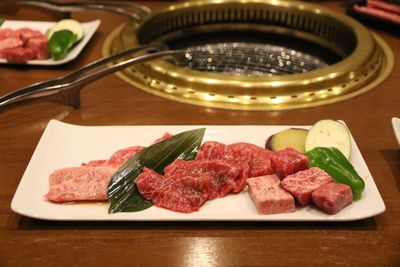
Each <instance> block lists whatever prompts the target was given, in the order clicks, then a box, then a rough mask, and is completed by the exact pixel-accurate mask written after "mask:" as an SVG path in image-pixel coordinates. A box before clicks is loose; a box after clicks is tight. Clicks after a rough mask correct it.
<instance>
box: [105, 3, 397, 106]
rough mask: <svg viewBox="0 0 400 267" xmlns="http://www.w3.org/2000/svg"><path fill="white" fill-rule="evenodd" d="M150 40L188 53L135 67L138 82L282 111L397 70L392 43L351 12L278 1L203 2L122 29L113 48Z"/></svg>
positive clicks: (108, 50)
mask: <svg viewBox="0 0 400 267" xmlns="http://www.w3.org/2000/svg"><path fill="white" fill-rule="evenodd" d="M150 43H166V44H168V45H169V47H170V49H174V50H175V49H179V50H185V51H186V53H185V55H184V56H182V57H177V58H174V59H163V60H157V61H152V62H148V63H144V64H141V65H137V66H134V67H130V68H127V69H125V70H123V71H121V72H119V73H118V75H119V76H120V77H121V78H122V79H124V80H125V81H127V82H129V83H130V84H132V85H134V86H135V87H137V88H140V89H142V90H145V91H147V92H150V93H152V94H155V95H158V96H162V97H166V98H169V99H172V100H176V101H180V102H184V103H190V104H195V105H201V106H207V107H218V108H228V109H243V110H279V109H292V108H302V107H311V106H317V105H323V104H329V103H333V102H336V101H340V100H344V99H348V98H350V97H353V96H356V95H359V94H362V93H364V92H366V91H368V90H370V89H372V88H374V87H376V86H377V85H378V84H379V83H380V82H382V81H383V80H384V79H385V78H386V77H387V76H388V75H389V73H390V71H391V70H392V68H393V55H392V52H391V50H390V48H389V47H388V46H387V45H386V44H385V43H384V42H383V41H382V39H380V38H379V37H378V36H377V35H374V34H372V33H371V32H369V31H368V30H367V29H366V28H365V27H363V26H362V25H361V24H359V23H358V22H356V21H355V20H353V19H351V18H350V17H348V16H346V15H343V14H339V13H336V12H333V11H332V10H329V9H327V8H324V7H321V6H319V5H315V4H310V3H303V2H298V1H276V0H263V1H260V0H195V1H188V2H180V3H177V4H173V5H170V6H167V7H165V8H164V9H161V10H157V11H154V12H153V13H152V14H151V15H149V16H148V17H146V18H143V20H142V21H140V22H134V21H132V22H129V23H126V24H124V25H122V26H120V27H119V28H118V29H116V30H115V31H114V32H112V34H111V35H110V36H109V38H108V39H107V41H106V43H105V45H104V53H105V54H107V55H108V54H113V53H116V52H119V51H122V50H125V49H128V48H132V47H136V46H140V45H143V44H150Z"/></svg>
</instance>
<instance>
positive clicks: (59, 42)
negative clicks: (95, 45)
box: [49, 30, 78, 60]
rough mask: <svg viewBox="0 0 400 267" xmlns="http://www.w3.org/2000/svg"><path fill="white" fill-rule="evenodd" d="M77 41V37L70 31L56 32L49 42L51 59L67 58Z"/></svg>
mask: <svg viewBox="0 0 400 267" xmlns="http://www.w3.org/2000/svg"><path fill="white" fill-rule="evenodd" d="M77 39H78V37H77V35H76V34H75V33H73V32H72V31H70V30H60V31H57V32H55V33H54V34H53V35H52V36H51V37H50V40H49V50H50V54H51V57H52V58H53V59H54V60H60V59H63V58H65V56H66V55H67V54H68V51H69V50H70V48H71V47H72V46H73V45H74V44H75V42H76V41H77Z"/></svg>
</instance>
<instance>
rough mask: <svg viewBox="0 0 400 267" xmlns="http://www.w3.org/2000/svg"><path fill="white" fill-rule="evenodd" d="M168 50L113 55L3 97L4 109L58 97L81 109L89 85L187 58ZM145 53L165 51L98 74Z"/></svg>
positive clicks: (158, 47) (0, 104)
mask: <svg viewBox="0 0 400 267" xmlns="http://www.w3.org/2000/svg"><path fill="white" fill-rule="evenodd" d="M166 49H167V47H166V46H165V45H145V46H141V47H138V48H133V49H129V50H126V51H122V52H120V53H118V54H115V55H111V56H109V57H106V58H103V59H100V60H98V61H95V62H93V63H90V64H88V65H86V66H84V67H82V68H80V69H78V70H76V71H74V72H72V73H70V74H68V75H66V76H64V77H60V78H56V79H53V80H49V81H45V82H41V83H36V84H33V85H31V86H28V87H24V88H21V89H18V90H16V91H14V92H11V93H9V94H7V95H4V96H2V97H0V109H1V108H3V107H6V106H9V105H11V104H14V103H19V102H22V101H25V100H32V99H36V98H42V97H48V96H56V100H58V101H59V102H62V103H64V104H67V105H70V106H73V107H79V106H80V98H79V96H80V90H81V88H82V87H83V86H84V85H86V84H87V83H89V82H92V81H94V80H97V79H99V78H101V77H104V76H106V75H108V74H111V73H114V72H116V71H119V70H121V69H124V68H126V67H129V66H132V65H135V64H139V63H142V62H146V61H150V60H154V59H159V58H162V57H171V56H182V55H184V54H185V52H184V51H177V50H166ZM143 50H149V51H152V50H153V51H154V50H161V51H158V52H153V53H150V54H145V55H142V56H139V57H134V58H129V59H126V60H123V61H121V62H119V63H116V64H114V65H112V66H110V67H107V68H103V69H100V70H97V71H96V70H95V69H97V68H99V67H102V66H104V65H105V64H107V63H110V62H112V61H115V60H116V59H119V58H123V57H126V56H127V55H131V54H135V53H137V52H140V51H143Z"/></svg>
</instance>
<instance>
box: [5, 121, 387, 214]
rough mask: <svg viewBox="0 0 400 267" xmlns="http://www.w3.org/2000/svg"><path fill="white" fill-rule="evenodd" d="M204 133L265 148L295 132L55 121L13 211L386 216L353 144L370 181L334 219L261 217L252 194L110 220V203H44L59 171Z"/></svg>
mask: <svg viewBox="0 0 400 267" xmlns="http://www.w3.org/2000/svg"><path fill="white" fill-rule="evenodd" d="M199 127H206V134H205V136H204V141H212V140H213V141H220V142H223V143H226V144H230V143H234V142H249V143H253V144H256V145H259V146H264V143H265V140H266V139H267V138H268V136H269V135H271V134H273V133H276V132H278V131H280V130H283V129H287V128H288V127H293V126H268V125H262V126H255V125H243V126H242V125H231V126H197V125H190V126H189V125H186V126H183V125H182V126H161V125H160V126H77V125H71V124H66V123H63V122H59V121H56V120H52V121H50V123H49V124H48V126H47V128H46V130H45V131H44V133H43V136H42V137H41V139H40V141H39V144H38V145H37V147H36V150H35V152H34V153H33V156H32V158H31V160H30V162H29V164H28V167H27V169H26V171H25V173H24V175H23V177H22V179H21V182H20V184H19V186H18V189H17V191H16V193H15V195H14V198H13V200H12V203H11V208H12V210H13V211H15V212H16V213H19V214H21V215H24V216H28V217H32V218H38V219H46V220H76V221H89V220H103V221H114V220H122V221H352V220H359V219H364V218H368V217H372V216H375V215H377V214H380V213H382V212H383V211H384V210H385V204H384V203H383V200H382V198H381V196H380V194H379V191H378V189H377V187H376V185H375V182H374V180H373V178H372V176H371V173H370V172H369V170H368V167H367V165H366V164H365V162H364V159H363V157H362V156H361V153H360V150H359V149H358V147H357V145H356V143H355V142H354V139H353V138H352V145H353V149H352V155H351V159H350V160H351V162H352V163H353V165H354V167H355V168H356V170H357V171H358V173H359V174H360V175H361V177H363V179H364V181H365V191H364V192H363V196H362V198H361V199H360V200H358V201H355V202H354V203H352V204H351V205H349V206H347V207H346V208H344V209H343V210H341V211H340V212H339V213H337V214H335V215H328V214H325V213H323V212H321V211H319V210H317V209H316V208H313V207H311V206H309V207H305V208H298V209H297V211H296V212H293V213H287V214H275V215H259V214H257V210H256V208H255V206H254V204H253V203H252V201H251V199H250V197H249V194H248V192H247V189H244V190H243V191H242V192H241V193H239V194H231V195H228V196H226V197H224V198H220V199H215V200H212V201H208V202H206V203H205V204H204V205H203V206H202V207H201V208H200V211H198V212H194V213H190V214H184V213H178V212H173V211H170V210H166V209H162V208H158V207H155V206H153V207H151V208H149V209H147V210H144V211H140V212H125V213H116V214H108V212H107V210H108V204H107V203H102V204H101V203H100V204H87V203H85V204H54V203H50V202H48V201H46V200H45V199H44V197H43V196H44V195H45V194H46V193H47V191H48V188H49V185H48V177H49V175H50V174H51V173H52V172H53V171H54V170H55V169H58V168H64V167H71V166H80V165H81V163H82V162H88V161H90V160H94V159H106V158H109V157H110V155H111V154H112V153H113V152H115V151H116V150H118V149H120V148H125V147H128V146H132V145H149V144H150V143H151V142H152V141H154V140H155V139H157V138H159V137H160V136H162V135H163V133H165V132H170V133H173V134H176V133H179V132H182V131H186V130H190V129H195V128H199ZM295 127H302V128H309V126H295Z"/></svg>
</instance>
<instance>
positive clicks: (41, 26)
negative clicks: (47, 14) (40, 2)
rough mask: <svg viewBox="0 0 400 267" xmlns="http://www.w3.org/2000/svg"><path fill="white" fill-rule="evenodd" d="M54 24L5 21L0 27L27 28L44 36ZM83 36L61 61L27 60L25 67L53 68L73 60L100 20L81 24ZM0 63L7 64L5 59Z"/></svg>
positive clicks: (0, 60)
mask: <svg viewBox="0 0 400 267" xmlns="http://www.w3.org/2000/svg"><path fill="white" fill-rule="evenodd" d="M54 24H56V22H47V21H26V20H6V21H4V23H3V24H2V25H1V28H10V29H13V30H17V29H21V28H24V27H28V28H30V29H32V30H38V31H40V32H42V33H43V34H46V32H47V30H48V29H50V28H51V27H53V25H54ZM81 24H82V27H83V30H84V32H85V35H84V36H83V38H82V40H81V41H80V42H79V43H77V44H76V45H75V46H74V47H73V48H72V49H71V50H70V51H69V52H68V54H67V56H66V57H65V58H63V59H61V60H53V59H51V58H50V59H44V60H29V61H28V62H26V63H25V65H40V66H53V65H61V64H64V63H67V62H69V61H71V60H73V59H75V58H76V57H77V56H78V55H79V53H80V52H81V51H82V50H83V48H84V47H85V46H86V44H87V43H88V42H89V40H90V39H91V38H92V36H93V34H94V33H95V32H96V30H97V28H98V27H99V25H100V20H94V21H90V22H84V23H81ZM0 63H2V64H9V63H8V62H7V61H6V60H5V59H1V58H0Z"/></svg>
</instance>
